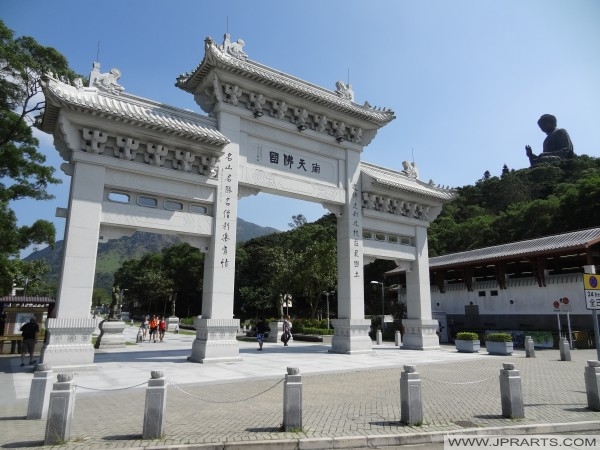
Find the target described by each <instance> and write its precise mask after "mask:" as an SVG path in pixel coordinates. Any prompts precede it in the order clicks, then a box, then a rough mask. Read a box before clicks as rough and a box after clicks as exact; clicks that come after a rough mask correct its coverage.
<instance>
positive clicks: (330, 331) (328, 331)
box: [292, 327, 333, 335]
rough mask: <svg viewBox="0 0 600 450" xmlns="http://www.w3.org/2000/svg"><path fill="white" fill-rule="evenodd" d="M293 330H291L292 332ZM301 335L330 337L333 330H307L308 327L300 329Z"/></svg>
mask: <svg viewBox="0 0 600 450" xmlns="http://www.w3.org/2000/svg"><path fill="white" fill-rule="evenodd" d="M293 330H294V329H293V328H292V331H293ZM302 333H303V334H320V335H323V334H325V335H332V334H333V328H330V329H329V330H328V329H327V328H309V327H304V328H303V329H302Z"/></svg>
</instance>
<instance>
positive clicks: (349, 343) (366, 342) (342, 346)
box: [329, 319, 375, 355]
mask: <svg viewBox="0 0 600 450" xmlns="http://www.w3.org/2000/svg"><path fill="white" fill-rule="evenodd" d="M331 323H332V324H333V328H334V335H333V338H332V339H331V349H330V350H329V352H330V353H344V354H347V355H353V354H358V353H375V352H374V350H373V347H372V342H371V338H370V337H369V329H370V328H371V321H370V320H365V319H334V320H332V321H331Z"/></svg>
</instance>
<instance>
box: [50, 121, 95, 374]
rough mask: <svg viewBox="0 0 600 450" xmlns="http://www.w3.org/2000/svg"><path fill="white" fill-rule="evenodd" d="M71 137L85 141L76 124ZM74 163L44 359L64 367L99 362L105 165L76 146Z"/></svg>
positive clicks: (54, 366)
mask: <svg viewBox="0 0 600 450" xmlns="http://www.w3.org/2000/svg"><path fill="white" fill-rule="evenodd" d="M64 127H65V128H64V129H65V132H67V133H68V134H71V133H73V134H74V136H72V141H73V142H76V143H78V145H79V144H80V143H81V135H80V134H79V132H78V131H77V130H74V129H72V128H73V127H72V125H70V124H65V125H64ZM74 150H77V151H73V153H72V159H73V160H74V161H75V162H73V163H72V164H70V165H66V164H63V166H65V167H66V168H67V169H68V172H70V175H71V176H72V178H71V191H70V196H69V214H68V218H67V223H66V226H65V238H64V248H63V260H62V265H61V275H60V281H59V287H58V295H57V301H56V308H55V310H54V316H55V317H54V318H49V319H48V321H47V323H46V334H47V338H46V342H45V343H44V347H43V349H42V358H41V362H43V363H44V364H50V365H51V366H52V368H53V369H54V370H56V369H57V368H61V367H77V366H91V365H93V363H94V347H93V346H92V332H93V331H94V329H95V328H96V323H95V321H94V320H93V319H91V318H89V315H90V309H91V307H92V291H93V288H94V277H95V274H96V253H97V251H98V237H99V233H100V218H101V214H102V196H103V195H104V180H105V177H106V169H105V168H104V167H102V166H99V165H97V164H89V163H87V162H86V161H83V160H81V159H85V158H86V157H87V156H89V155H87V153H85V152H80V151H79V150H80V148H79V147H78V148H77V149H74Z"/></svg>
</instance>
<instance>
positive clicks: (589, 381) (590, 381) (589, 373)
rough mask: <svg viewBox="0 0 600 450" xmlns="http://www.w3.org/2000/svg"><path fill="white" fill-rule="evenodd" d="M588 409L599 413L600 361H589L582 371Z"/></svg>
mask: <svg viewBox="0 0 600 450" xmlns="http://www.w3.org/2000/svg"><path fill="white" fill-rule="evenodd" d="M584 378H585V393H586V395H587V402H588V408H590V409H591V410H592V411H600V361H594V360H589V361H588V362H587V367H586V368H585V370H584Z"/></svg>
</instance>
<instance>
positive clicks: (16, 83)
mask: <svg viewBox="0 0 600 450" xmlns="http://www.w3.org/2000/svg"><path fill="white" fill-rule="evenodd" d="M0 55H1V56H0V180H2V182H0V289H2V291H3V293H4V294H6V293H8V292H10V289H11V288H12V277H13V276H14V274H15V270H14V268H13V267H12V266H13V260H14V258H15V257H16V256H17V255H18V253H19V250H21V249H23V248H26V247H27V246H29V245H31V244H49V245H53V244H54V238H55V230H54V225H53V224H52V223H51V222H48V221H45V220H38V221H37V222H35V223H34V224H33V225H31V226H23V227H18V226H17V220H16V216H15V214H14V212H13V211H12V210H11V209H10V207H9V203H10V202H12V201H18V200H20V199H24V198H32V199H35V200H48V199H50V198H52V196H51V195H50V194H48V192H47V187H48V185H49V184H57V183H60V180H59V179H57V178H55V177H54V168H53V167H50V166H46V165H44V163H45V162H46V157H45V156H44V155H43V154H42V153H40V152H39V151H38V150H37V146H38V145H39V142H38V140H37V139H36V138H35V137H34V136H33V133H32V130H31V125H32V124H33V122H34V115H35V114H36V113H39V112H41V111H42V110H43V108H44V101H43V98H42V97H41V90H40V84H39V81H40V76H41V75H43V74H44V73H47V72H52V73H53V74H54V75H55V76H64V77H67V78H70V79H74V78H76V77H77V74H75V73H74V72H73V71H71V70H70V69H69V67H68V64H67V60H66V59H65V57H64V56H63V55H61V54H60V53H59V52H58V51H56V50H55V49H53V48H50V47H44V46H42V45H40V44H38V43H37V42H36V41H35V39H33V38H31V37H26V36H24V37H19V38H15V37H14V33H13V31H12V30H11V29H9V28H7V27H6V25H5V24H4V22H3V21H1V20H0Z"/></svg>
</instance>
